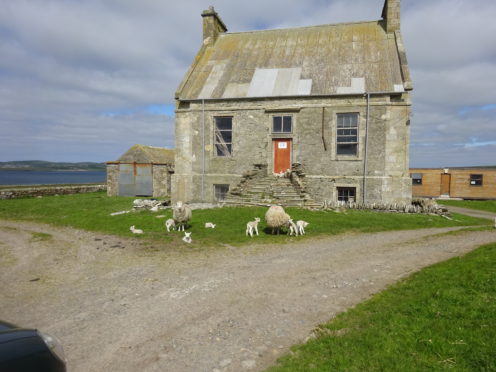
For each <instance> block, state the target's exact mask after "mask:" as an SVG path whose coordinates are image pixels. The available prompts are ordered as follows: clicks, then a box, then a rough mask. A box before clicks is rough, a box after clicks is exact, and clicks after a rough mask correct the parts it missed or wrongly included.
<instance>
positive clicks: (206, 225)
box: [205, 222, 216, 229]
mask: <svg viewBox="0 0 496 372" xmlns="http://www.w3.org/2000/svg"><path fill="white" fill-rule="evenodd" d="M215 226H216V225H215V223H212V222H206V223H205V228H206V229H215Z"/></svg>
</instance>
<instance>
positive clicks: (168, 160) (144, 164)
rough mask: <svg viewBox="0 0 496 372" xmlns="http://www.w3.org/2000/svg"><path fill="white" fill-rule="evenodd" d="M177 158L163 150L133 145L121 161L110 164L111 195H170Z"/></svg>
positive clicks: (108, 164)
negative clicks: (175, 159)
mask: <svg viewBox="0 0 496 372" xmlns="http://www.w3.org/2000/svg"><path fill="white" fill-rule="evenodd" d="M174 155H175V152H174V150H171V149H166V148H162V147H153V146H144V145H134V146H132V147H131V148H130V149H129V150H127V151H126V152H125V153H124V154H123V155H122V156H121V157H120V158H119V159H118V160H116V161H109V162H107V195H108V196H154V197H165V196H170V194H171V178H172V174H173V173H174Z"/></svg>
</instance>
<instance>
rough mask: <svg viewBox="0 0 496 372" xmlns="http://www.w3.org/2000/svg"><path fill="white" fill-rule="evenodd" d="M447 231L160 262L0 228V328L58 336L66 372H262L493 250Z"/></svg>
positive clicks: (135, 248) (476, 236)
mask: <svg viewBox="0 0 496 372" xmlns="http://www.w3.org/2000/svg"><path fill="white" fill-rule="evenodd" d="M450 230H456V228H452V229H429V230H420V231H419V230H417V231H401V232H388V233H378V234H360V235H342V236H338V237H331V238H325V239H318V240H316V239H314V240H305V241H301V242H298V243H296V244H291V245H266V246H257V245H253V246H249V247H242V248H233V247H222V248H219V249H215V250H214V251H212V250H210V251H209V252H199V251H195V250H194V249H192V248H191V247H190V246H184V247H183V246H181V247H178V248H177V249H176V250H174V251H172V252H171V251H169V252H164V251H163V250H157V249H156V248H154V247H150V246H145V245H143V244H140V243H139V242H138V241H137V240H135V239H129V240H126V239H122V238H117V237H114V236H104V235H100V234H92V233H87V232H82V231H78V230H73V229H62V228H55V227H51V226H45V225H39V224H32V223H25V222H7V221H0V298H1V302H0V319H3V320H8V321H10V322H14V323H17V324H20V325H23V326H30V327H37V328H39V329H42V330H45V331H47V332H49V333H52V334H54V335H56V336H58V337H59V338H60V339H61V340H62V341H63V344H64V347H65V351H66V355H67V358H68V367H69V370H70V371H74V372H78V371H84V372H91V371H105V370H109V371H110V370H112V371H120V372H125V371H133V372H134V371H174V372H177V371H181V372H182V371H195V372H196V371H243V370H252V371H256V370H262V369H264V368H265V367H267V366H269V365H271V364H272V363H274V362H275V360H276V359H277V358H278V357H279V356H280V355H282V354H283V353H284V352H286V351H287V350H288V347H289V346H290V345H292V344H294V343H296V342H301V341H303V340H304V339H305V338H306V337H307V336H308V335H309V334H310V332H311V330H312V329H313V328H314V327H315V326H316V325H317V324H319V323H321V322H324V321H326V320H328V319H330V318H331V317H332V316H333V315H335V314H336V313H337V312H340V311H343V310H345V309H346V308H349V307H350V306H352V305H354V304H357V303H359V302H361V301H362V300H364V299H365V298H367V297H369V296H370V295H371V294H372V293H375V292H377V291H379V290H381V289H383V288H384V287H386V286H387V285H388V284H391V283H393V282H395V281H397V280H398V279H399V278H401V277H404V276H406V275H408V274H409V273H411V272H413V271H416V270H418V269H420V268H421V267H424V266H426V265H429V264H432V263H434V262H438V261H442V260H445V259H448V258H450V257H453V256H457V255H461V254H464V253H466V252H468V251H470V250H472V249H473V248H475V247H478V246H480V245H482V244H485V243H489V242H496V231H490V232H472V233H463V234H461V235H458V234H457V235H444V236H443V235H441V236H439V235H438V234H439V233H442V232H446V231H450ZM40 232H42V233H45V234H50V235H40V234H37V233H40ZM254 241H255V239H254Z"/></svg>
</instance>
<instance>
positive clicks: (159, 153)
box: [109, 145, 175, 164]
mask: <svg viewBox="0 0 496 372" xmlns="http://www.w3.org/2000/svg"><path fill="white" fill-rule="evenodd" d="M174 155H175V151H174V150H171V149H166V148H163V147H153V146H144V145H134V146H132V147H131V148H130V149H129V150H127V151H126V152H125V153H124V154H123V155H122V156H121V157H120V158H119V159H118V160H117V161H116V162H109V163H139V164H174Z"/></svg>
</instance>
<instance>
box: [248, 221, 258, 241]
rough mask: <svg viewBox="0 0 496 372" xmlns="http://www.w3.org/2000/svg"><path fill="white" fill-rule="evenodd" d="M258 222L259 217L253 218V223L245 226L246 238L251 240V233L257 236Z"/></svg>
mask: <svg viewBox="0 0 496 372" xmlns="http://www.w3.org/2000/svg"><path fill="white" fill-rule="evenodd" d="M259 222H260V217H255V221H250V222H248V223H247V224H246V236H248V234H249V235H250V237H252V238H253V231H255V233H256V234H257V235H258V223H259Z"/></svg>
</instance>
